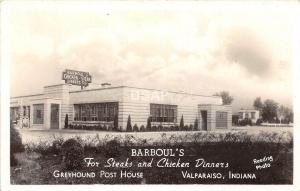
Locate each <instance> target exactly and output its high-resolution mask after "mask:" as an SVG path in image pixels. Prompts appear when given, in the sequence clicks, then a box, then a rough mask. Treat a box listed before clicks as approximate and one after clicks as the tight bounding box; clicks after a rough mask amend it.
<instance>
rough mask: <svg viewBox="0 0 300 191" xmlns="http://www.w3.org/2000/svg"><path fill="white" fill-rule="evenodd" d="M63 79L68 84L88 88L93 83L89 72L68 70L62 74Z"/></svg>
mask: <svg viewBox="0 0 300 191" xmlns="http://www.w3.org/2000/svg"><path fill="white" fill-rule="evenodd" d="M62 79H63V80H65V83H66V84H72V85H77V86H81V89H82V88H83V87H87V86H88V85H89V83H91V82H92V76H91V75H90V74H89V73H88V72H81V71H76V70H69V69H66V70H65V71H64V72H63V74H62Z"/></svg>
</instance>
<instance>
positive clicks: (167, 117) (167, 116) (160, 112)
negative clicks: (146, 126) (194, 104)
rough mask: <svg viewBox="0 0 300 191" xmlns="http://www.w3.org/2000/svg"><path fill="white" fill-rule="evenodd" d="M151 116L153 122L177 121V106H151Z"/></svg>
mask: <svg viewBox="0 0 300 191" xmlns="http://www.w3.org/2000/svg"><path fill="white" fill-rule="evenodd" d="M150 115H151V121H152V122H172V123H176V121H177V105H163V104H153V103H151V104H150Z"/></svg>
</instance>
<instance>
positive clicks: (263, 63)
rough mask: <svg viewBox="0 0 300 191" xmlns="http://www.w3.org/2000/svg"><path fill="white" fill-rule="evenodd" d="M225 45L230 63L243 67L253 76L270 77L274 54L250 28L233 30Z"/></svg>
mask: <svg viewBox="0 0 300 191" xmlns="http://www.w3.org/2000/svg"><path fill="white" fill-rule="evenodd" d="M226 41H227V44H226V45H225V49H226V50H225V51H226V56H227V58H228V60H229V61H232V62H235V63H237V64H240V65H241V66H243V67H244V68H245V69H246V70H247V72H249V73H250V74H251V75H256V76H259V77H261V78H265V77H268V76H269V75H270V72H271V61H272V54H271V53H270V51H269V47H268V45H267V44H266V43H265V42H264V41H263V39H259V37H258V35H257V34H255V33H254V32H253V31H251V29H249V28H235V29H233V30H232V32H231V33H230V35H229V36H228V39H227V40H226Z"/></svg>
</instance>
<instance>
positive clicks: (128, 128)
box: [126, 115, 132, 132]
mask: <svg viewBox="0 0 300 191" xmlns="http://www.w3.org/2000/svg"><path fill="white" fill-rule="evenodd" d="M126 131H127V132H131V131H132V125H131V118H130V115H129V116H128V119H127V126H126Z"/></svg>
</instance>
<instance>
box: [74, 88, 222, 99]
mask: <svg viewBox="0 0 300 191" xmlns="http://www.w3.org/2000/svg"><path fill="white" fill-rule="evenodd" d="M118 88H132V89H141V90H151V91H166V92H170V93H176V94H187V95H193V96H201V97H213V98H220V96H208V95H200V94H192V93H186V92H178V91H168V90H162V89H152V88H140V87H132V86H110V87H105V88H94V89H83V90H73V91H70V93H77V92H83V91H98V90H106V89H118Z"/></svg>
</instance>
